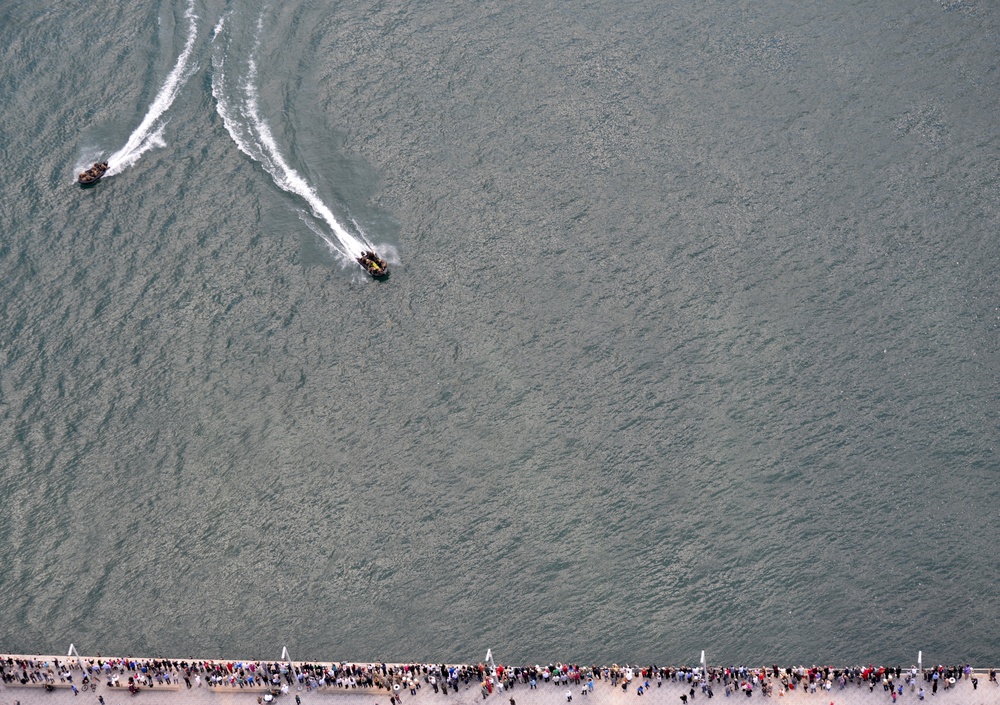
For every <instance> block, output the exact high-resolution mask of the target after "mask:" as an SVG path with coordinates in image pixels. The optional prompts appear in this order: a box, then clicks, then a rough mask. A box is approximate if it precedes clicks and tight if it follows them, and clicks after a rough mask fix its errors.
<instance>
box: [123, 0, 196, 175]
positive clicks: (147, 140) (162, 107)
mask: <svg viewBox="0 0 1000 705" xmlns="http://www.w3.org/2000/svg"><path fill="white" fill-rule="evenodd" d="M184 17H185V19H187V21H188V35H187V41H186V42H185V44H184V49H183V51H181V53H180V56H178V57H177V63H175V64H174V68H173V70H171V71H170V74H169V75H168V76H167V78H166V80H165V81H164V82H163V85H162V86H160V91H159V92H158V93H157V94H156V98H154V99H153V102H152V104H151V105H150V106H149V110H148V111H147V112H146V116H145V117H144V118H143V119H142V122H140V123H139V126H138V127H137V128H135V131H134V132H133V133H132V134H131V135H129V138H128V141H127V142H126V143H125V146H124V147H122V148H121V149H119V150H118V151H117V152H115V153H114V154H112V155H111V156H110V157H108V160H107V161H108V165H109V168H108V176H111V175H113V174H118V173H120V172H122V171H124V170H125V169H127V168H128V167H130V166H132V165H133V164H135V163H136V162H137V161H139V158H140V157H141V156H142V155H143V154H145V153H146V152H148V151H149V150H151V149H153V148H154V147H165V146H166V142H164V141H163V128H164V127H165V126H166V123H165V122H157V121H158V120H159V119H160V117H161V116H162V115H163V113H165V112H166V111H167V109H168V108H169V107H170V106H171V105H172V104H173V102H174V99H175V98H177V94H178V93H180V90H181V88H182V87H183V86H184V84H185V83H186V82H187V80H188V78H190V76H191V73H192V71H190V70H189V68H188V62H189V61H190V60H191V54H192V53H193V52H194V43H195V39H197V38H198V16H197V15H195V14H194V0H188V6H187V9H186V10H185V12H184Z"/></svg>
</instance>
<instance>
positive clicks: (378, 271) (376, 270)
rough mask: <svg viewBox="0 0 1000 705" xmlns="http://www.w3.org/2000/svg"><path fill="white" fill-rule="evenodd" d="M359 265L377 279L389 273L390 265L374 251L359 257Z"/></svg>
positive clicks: (365, 252)
mask: <svg viewBox="0 0 1000 705" xmlns="http://www.w3.org/2000/svg"><path fill="white" fill-rule="evenodd" d="M358 264H360V265H361V266H362V267H364V269H365V271H366V272H368V273H369V274H371V275H372V276H373V277H375V278H376V279H378V278H380V277H384V276H385V275H387V274H388V273H389V263H388V262H386V261H385V260H384V259H382V258H381V257H379V256H378V255H377V254H375V251H374V250H365V251H364V252H362V253H361V256H360V257H358Z"/></svg>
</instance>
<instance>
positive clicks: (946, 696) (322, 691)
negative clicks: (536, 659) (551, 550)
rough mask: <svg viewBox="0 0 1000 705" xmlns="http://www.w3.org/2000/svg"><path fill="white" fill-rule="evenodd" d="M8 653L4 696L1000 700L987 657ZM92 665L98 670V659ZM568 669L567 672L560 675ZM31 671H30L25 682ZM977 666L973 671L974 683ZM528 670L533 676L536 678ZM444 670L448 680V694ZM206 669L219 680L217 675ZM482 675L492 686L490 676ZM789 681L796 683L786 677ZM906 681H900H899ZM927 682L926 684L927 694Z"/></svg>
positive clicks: (380, 702)
mask: <svg viewBox="0 0 1000 705" xmlns="http://www.w3.org/2000/svg"><path fill="white" fill-rule="evenodd" d="M2 658H3V662H4V672H5V678H4V680H5V682H4V683H3V684H2V686H0V690H2V694H0V699H2V700H0V705H15V704H16V703H20V705H101V704H102V703H103V705H258V704H261V705H263V703H264V702H265V698H267V700H268V701H269V702H270V701H273V703H274V705H394V704H396V703H398V705H445V704H447V705H476V704H477V703H483V704H484V705H562V704H563V703H567V702H570V703H572V704H573V705H581V703H582V704H583V705H695V703H697V702H699V701H700V702H702V703H706V702H707V701H708V700H715V699H721V700H724V701H725V703H720V702H715V703H713V705H739V703H743V702H746V703H747V705H752V703H753V702H756V703H757V705H763V703H762V702H761V701H762V699H766V701H767V702H768V703H769V705H779V704H780V705H807V704H808V705H827V704H828V703H829V704H831V705H1000V686H998V685H997V684H996V682H991V681H990V675H989V671H990V669H981V668H980V669H974V670H973V671H972V673H962V676H964V677H959V678H956V679H955V682H954V684H950V683H948V678H947V677H946V673H947V672H946V671H941V672H940V676H941V677H940V678H939V679H938V680H939V687H938V688H936V689H935V690H933V691H932V681H930V680H926V677H927V675H929V673H930V669H929V668H926V667H925V673H924V674H919V675H918V676H917V677H916V678H915V680H914V682H913V683H912V684H911V683H908V682H906V681H907V674H908V669H907V667H904V668H903V670H902V674H901V676H895V674H892V675H893V679H892V681H891V683H890V682H887V679H886V675H888V674H889V673H890V672H891V669H889V670H888V671H886V672H885V673H883V672H882V671H879V670H878V669H877V668H875V669H874V670H871V671H869V670H868V667H866V666H860V667H858V669H857V670H853V669H848V670H847V672H846V673H845V672H844V671H843V670H839V669H838V670H829V671H827V670H824V669H815V668H814V667H813V669H810V667H805V668H802V669H801V670H799V669H798V668H796V669H795V670H794V671H792V670H786V669H784V668H781V669H779V671H778V673H777V675H775V672H774V671H773V669H772V667H771V666H768V667H761V668H759V669H746V670H741V669H739V668H732V669H726V668H723V667H709V670H708V673H709V679H708V680H707V682H706V681H704V680H703V679H701V680H700V679H699V676H700V675H701V671H700V670H699V669H697V668H681V669H679V670H678V669H676V668H674V669H659V670H657V671H648V670H647V671H646V673H643V671H642V669H641V668H640V667H636V668H634V669H631V668H629V669H627V670H626V667H625V666H617V665H615V666H614V667H609V668H601V669H597V670H596V677H593V676H594V675H595V672H594V670H593V669H592V668H591V667H582V666H581V667H580V668H575V667H569V668H568V669H565V668H563V667H561V665H558V664H557V665H556V668H553V669H552V671H551V673H552V675H551V676H550V678H549V682H548V683H546V682H545V678H544V674H543V671H545V670H546V667H547V666H548V665H543V666H538V667H537V672H536V671H535V668H534V667H529V670H530V671H531V673H532V675H531V676H528V675H526V674H525V671H524V670H523V669H522V668H519V669H517V670H518V673H517V676H516V677H515V676H514V669H513V668H511V667H507V668H503V667H502V666H499V668H497V669H496V670H494V669H492V668H491V667H490V666H487V665H484V664H477V665H467V666H457V667H454V666H446V667H445V669H444V671H443V672H442V670H441V667H440V665H400V664H394V665H389V666H388V667H384V666H383V665H382V664H345V663H342V662H337V663H333V664H331V663H330V662H296V663H294V664H291V665H290V664H289V663H288V662H283V661H274V662H250V661H242V662H241V661H225V660H218V659H215V660H211V661H207V660H198V661H195V660H191V659H186V660H184V659H170V660H162V661H158V660H150V659H142V660H132V661H131V662H129V661H127V660H121V659H112V660H111V662H110V664H109V660H108V659H106V658H105V659H99V658H98V657H84V658H83V659H82V661H83V664H84V666H85V667H86V668H87V669H88V672H89V673H90V674H91V678H90V679H89V680H90V681H91V683H88V688H87V690H85V691H84V690H83V689H82V673H81V671H80V670H79V669H78V668H77V667H76V665H77V660H76V658H75V657H68V658H67V657H52V656H50V657H45V656H9V657H8V656H3V657H2ZM29 662H30V663H29ZM56 662H58V664H59V665H58V666H57V665H56ZM182 664H183V665H182ZM195 664H197V666H195ZM95 667H96V671H94V670H92V669H94V668H95ZM567 670H568V673H567V675H568V678H567V679H566V682H565V683H564V682H558V684H556V681H557V680H558V681H561V675H562V673H564V672H566V671H567ZM935 670H936V667H935ZM31 674H36V679H35V681H32V680H31V679H30V677H28V676H30V675H31ZM556 674H559V675H556ZM954 675H957V673H956V674H954ZM115 676H117V682H118V683H119V685H118V686H117V687H109V686H108V685H107V684H108V681H109V680H111V679H114V678H115ZM449 676H451V678H449ZM627 676H631V678H630V679H628V678H627ZM842 676H843V677H842ZM26 677H28V682H27V683H26V684H22V683H21V681H22V680H24V678H26ZM532 677H533V678H532ZM577 677H579V682H577ZM973 677H974V678H976V679H977V681H978V682H977V687H975V688H974V687H973V682H972V678H973ZM129 678H132V679H133V682H135V683H136V684H141V685H138V687H137V690H138V691H139V692H138V693H137V694H136V695H131V694H130V692H129V690H128V688H127V684H128V682H129V681H128V679H129ZM324 679H328V683H329V684H328V685H322V683H323V682H324ZM337 679H340V683H341V684H340V685H338V684H337ZM532 679H534V680H535V683H536V685H535V687H532V686H531V684H530V681H531V680H532ZM46 680H49V681H51V682H50V687H49V688H46V687H45V685H44V683H43V681H46ZM95 680H96V681H97V682H98V685H97V688H96V690H95V689H94V688H93V686H92V683H93V681H95ZM445 680H448V681H449V682H450V683H451V686H450V687H449V688H447V693H446V694H445V692H444V691H445V688H444V687H443V686H444V681H445ZM210 681H212V682H214V683H215V685H210V684H209V682H210ZM487 681H489V683H490V688H489V689H487V688H485V687H484V683H485V682H487ZM588 681H589V682H590V683H592V685H591V684H589V683H588ZM828 681H829V682H828ZM363 682H368V683H369V685H368V686H367V687H363V686H362V685H360V684H361V683H363ZM503 682H506V683H507V685H506V687H501V683H503ZM240 683H242V687H240ZM149 684H152V687H150V686H149ZM352 684H353V686H354V687H352ZM786 684H791V685H792V686H793V687H792V688H791V689H789V688H788V687H786ZM812 684H815V689H813V688H812V687H811V685H812ZM946 684H947V685H946ZM623 685H625V686H626V687H625V688H624V689H623V687H622V686H623ZM899 685H903V688H902V693H900V692H899ZM640 687H641V688H642V692H641V694H640V691H639V689H640ZM890 688H891V690H890ZM74 690H75V691H76V692H74ZM709 690H711V697H710V695H709V692H708V691H709ZM727 690H728V692H729V694H727ZM921 690H923V691H924V692H923V699H922V700H921V693H920V691H921ZM282 691H284V692H282ZM747 691H749V692H750V695H747ZM767 691H770V693H769V694H767ZM271 692H274V693H275V695H271ZM893 694H895V697H893ZM99 698H100V699H99Z"/></svg>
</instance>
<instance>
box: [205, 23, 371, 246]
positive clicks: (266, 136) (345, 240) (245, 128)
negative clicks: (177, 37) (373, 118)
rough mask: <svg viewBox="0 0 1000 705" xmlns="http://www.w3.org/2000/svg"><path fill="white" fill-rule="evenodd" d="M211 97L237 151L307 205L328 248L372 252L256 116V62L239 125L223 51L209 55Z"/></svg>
mask: <svg viewBox="0 0 1000 705" xmlns="http://www.w3.org/2000/svg"><path fill="white" fill-rule="evenodd" d="M223 24H224V23H223V21H220V22H219V24H218V25H217V26H216V30H217V31H216V36H218V33H219V32H220V31H221V30H222V27H223ZM261 27H262V22H261V21H258V23H257V31H258V34H259V32H260V30H261ZM212 64H213V73H212V95H213V97H214V98H215V104H216V111H217V112H218V113H219V117H221V118H222V123H223V125H224V126H225V128H226V131H227V132H228V133H229V135H230V137H232V138H233V142H235V143H236V146H237V147H239V149H240V151H242V152H243V153H244V154H246V155H247V156H248V157H250V158H251V159H253V160H254V161H256V162H259V163H260V165H261V166H262V167H263V168H264V170H265V171H266V172H267V173H268V174H269V175H270V176H271V178H272V179H273V181H274V183H275V184H276V185H277V186H278V187H279V188H280V189H282V190H283V191H286V192H288V193H293V194H295V195H297V196H299V197H301V198H302V199H304V200H305V202H306V203H308V204H309V208H310V209H311V210H312V213H313V215H314V216H315V217H316V218H317V219H318V220H321V221H323V222H324V223H326V225H327V227H328V228H329V229H330V231H331V232H332V233H333V236H334V237H332V238H331V237H330V236H329V235H328V234H326V233H324V232H319V233H318V234H319V235H320V236H321V237H322V238H323V239H324V240H325V241H326V242H327V244H329V245H330V246H331V248H333V249H335V250H336V251H338V252H340V253H341V254H343V255H347V256H348V257H350V258H351V260H352V261H353V260H355V259H356V258H358V257H360V256H361V253H362V252H364V251H365V250H373V249H375V248H374V246H373V245H372V243H371V242H369V241H368V239H367V238H366V237H365V236H364V234H363V232H362V231H361V228H360V227H358V226H357V224H355V227H357V229H358V233H359V234H358V235H355V234H353V233H351V232H350V231H349V230H347V228H346V227H344V225H343V224H341V223H340V221H338V220H337V218H336V216H334V214H333V211H331V210H330V208H329V207H328V206H327V205H326V204H325V203H323V199H321V198H320V197H319V194H318V193H316V190H315V189H314V188H313V187H312V186H310V185H309V183H308V182H307V181H306V180H305V178H303V177H302V175H301V174H299V173H298V172H297V171H295V169H293V168H292V167H291V165H289V164H288V162H287V161H286V160H285V157H284V156H283V155H282V154H281V151H280V150H279V149H278V144H277V142H276V141H275V139H274V135H273V133H272V132H271V127H270V125H268V123H267V121H265V120H264V118H263V117H262V116H261V114H260V105H259V94H258V91H257V85H256V84H257V62H256V60H255V59H254V58H253V56H251V57H250V59H249V61H248V64H247V69H248V70H247V77H246V81H245V82H244V83H243V85H242V86H241V88H242V89H243V90H242V96H241V97H242V99H243V100H242V102H241V104H240V105H238V106H236V108H235V111H238V112H239V113H240V115H241V116H242V117H243V118H244V119H245V122H241V121H239V120H238V119H236V116H235V115H234V108H233V106H230V104H229V101H228V100H227V98H226V96H225V80H226V79H225V51H224V50H220V51H219V52H217V53H214V54H213V58H212Z"/></svg>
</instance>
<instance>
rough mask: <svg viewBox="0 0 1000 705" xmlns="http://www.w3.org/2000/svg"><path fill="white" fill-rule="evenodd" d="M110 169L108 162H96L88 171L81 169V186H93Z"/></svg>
mask: <svg viewBox="0 0 1000 705" xmlns="http://www.w3.org/2000/svg"><path fill="white" fill-rule="evenodd" d="M107 170H108V163H107V162H94V166H92V167H90V168H89V169H87V170H86V171H81V172H80V176H79V177H78V179H79V182H80V185H81V186H92V185H94V184H96V183H97V182H98V181H100V180H101V177H102V176H104V174H105V172H107Z"/></svg>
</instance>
